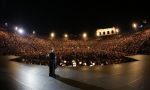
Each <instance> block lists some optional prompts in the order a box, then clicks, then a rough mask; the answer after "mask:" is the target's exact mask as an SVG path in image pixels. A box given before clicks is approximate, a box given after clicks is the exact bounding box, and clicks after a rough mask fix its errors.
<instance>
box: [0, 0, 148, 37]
mask: <svg viewBox="0 0 150 90" xmlns="http://www.w3.org/2000/svg"><path fill="white" fill-rule="evenodd" d="M147 3H148V2H145V1H143V0H142V1H127V0H125V1H122V0H120V1H119V0H118V1H114V0H108V1H107V0H105V1H102V0H95V1H94V0H90V1H89V0H79V1H78V0H49V1H44V0H41V1H40V0H36V1H33V0H32V1H31V0H29V1H27V0H18V1H17V0H0V11H1V13H0V22H8V23H9V25H10V26H13V25H18V26H22V27H24V28H25V29H26V30H27V31H28V32H31V31H32V30H35V31H36V32H37V33H39V34H40V35H48V34H49V32H52V31H54V32H56V33H57V34H58V35H61V34H62V33H66V32H67V33H69V34H81V33H82V32H88V34H91V35H94V34H95V31H96V29H97V28H107V27H112V26H116V27H119V28H120V30H121V31H128V30H130V27H131V25H130V24H131V23H132V22H134V21H142V20H144V19H150V17H149V16H150V13H149V10H148V8H149V7H148V6H149V5H148V4H147Z"/></svg>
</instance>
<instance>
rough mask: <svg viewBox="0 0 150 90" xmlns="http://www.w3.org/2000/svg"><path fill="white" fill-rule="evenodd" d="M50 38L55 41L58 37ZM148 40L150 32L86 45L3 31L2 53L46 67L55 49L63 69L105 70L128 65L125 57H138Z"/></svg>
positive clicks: (96, 41) (89, 41)
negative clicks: (45, 64) (93, 68)
mask: <svg viewBox="0 0 150 90" xmlns="http://www.w3.org/2000/svg"><path fill="white" fill-rule="evenodd" d="M51 36H52V37H54V36H55V34H54V33H53V34H51ZM83 36H84V34H83ZM85 36H87V35H85ZM149 39H150V30H145V31H140V32H136V33H132V34H119V35H112V36H107V37H105V38H104V37H101V38H99V39H98V40H97V39H93V40H86V41H83V39H79V40H70V39H68V40H63V39H54V40H52V39H48V38H47V39H45V38H39V37H36V36H32V35H29V36H25V37H22V36H20V35H18V34H17V33H12V32H5V31H3V30H0V43H1V44H0V50H1V51H3V52H1V53H2V54H13V55H18V56H21V57H22V58H24V59H23V61H24V62H31V63H35V62H36V63H47V62H48V60H47V59H46V55H47V53H48V52H49V50H50V48H51V47H54V48H55V50H56V51H55V52H56V55H57V61H58V62H57V63H58V65H60V66H69V65H72V66H73V67H76V66H94V65H101V66H103V65H107V64H113V63H121V62H125V61H123V60H122V57H124V56H127V55H134V54H137V53H138V51H140V49H141V47H142V45H143V43H144V42H145V41H147V40H149Z"/></svg>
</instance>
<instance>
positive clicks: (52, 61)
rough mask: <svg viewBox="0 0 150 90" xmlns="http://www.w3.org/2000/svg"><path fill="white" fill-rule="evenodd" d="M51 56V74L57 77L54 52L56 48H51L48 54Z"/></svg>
mask: <svg viewBox="0 0 150 90" xmlns="http://www.w3.org/2000/svg"><path fill="white" fill-rule="evenodd" d="M48 57H49V76H51V77H55V76H56V75H55V69H56V55H55V52H54V48H52V49H51V51H50V53H49V54H48Z"/></svg>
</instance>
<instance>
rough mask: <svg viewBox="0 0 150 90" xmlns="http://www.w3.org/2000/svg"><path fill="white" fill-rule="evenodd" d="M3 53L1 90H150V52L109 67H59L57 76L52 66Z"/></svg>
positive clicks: (1, 60) (0, 71)
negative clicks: (29, 62) (23, 61)
mask: <svg viewBox="0 0 150 90" xmlns="http://www.w3.org/2000/svg"><path fill="white" fill-rule="evenodd" d="M15 58H19V57H17V56H0V90H80V89H84V90H91V89H93V90H107V89H110V90H149V89H150V86H149V83H150V55H135V56H130V58H134V59H136V60H138V61H133V62H128V63H122V64H113V65H106V66H93V67H88V66H83V67H78V68H75V67H58V68H57V69H56V74H57V77H56V78H52V77H49V75H48V73H49V72H48V69H49V68H48V66H44V65H35V64H24V63H20V62H15V61H11V60H10V59H15Z"/></svg>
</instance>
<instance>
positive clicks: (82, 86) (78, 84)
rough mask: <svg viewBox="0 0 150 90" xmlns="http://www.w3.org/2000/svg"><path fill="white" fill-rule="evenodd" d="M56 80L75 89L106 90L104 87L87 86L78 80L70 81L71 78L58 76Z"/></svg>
mask: <svg viewBox="0 0 150 90" xmlns="http://www.w3.org/2000/svg"><path fill="white" fill-rule="evenodd" d="M55 79H57V80H59V81H61V82H63V83H66V84H68V85H71V86H73V87H76V88H80V89H82V90H106V89H104V88H102V87H98V86H94V85H90V84H86V83H83V82H80V81H76V80H72V79H69V78H64V77H61V76H59V75H56V77H55Z"/></svg>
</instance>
